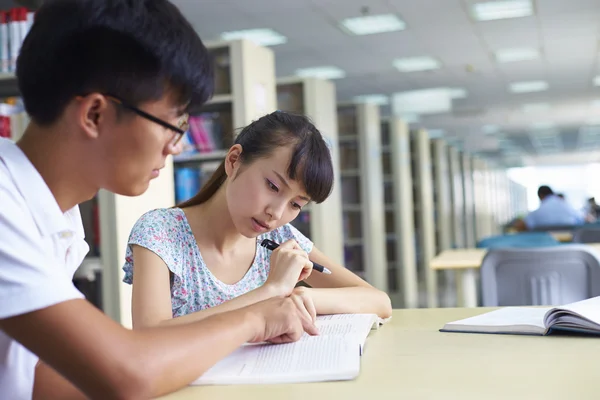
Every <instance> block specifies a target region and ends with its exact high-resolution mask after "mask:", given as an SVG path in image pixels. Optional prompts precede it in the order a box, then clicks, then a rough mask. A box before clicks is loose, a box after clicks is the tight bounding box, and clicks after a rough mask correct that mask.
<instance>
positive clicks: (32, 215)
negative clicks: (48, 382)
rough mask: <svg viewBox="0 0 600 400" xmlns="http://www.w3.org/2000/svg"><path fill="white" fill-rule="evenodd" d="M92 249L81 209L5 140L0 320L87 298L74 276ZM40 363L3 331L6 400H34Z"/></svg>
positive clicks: (0, 146) (0, 190)
mask: <svg viewBox="0 0 600 400" xmlns="http://www.w3.org/2000/svg"><path fill="white" fill-rule="evenodd" d="M88 250H89V247H88V245H87V243H86V242H85V240H84V233H83V225H82V222H81V215H80V213H79V207H74V208H73V209H71V210H69V211H67V212H66V213H63V212H62V211H61V210H60V208H59V206H58V204H57V203H56V199H55V198H54V196H53V195H52V192H51V191H50V189H49V188H48V186H47V185H46V183H45V182H44V180H43V179H42V177H41V176H40V174H39V173H38V172H37V170H36V169H35V167H34V166H33V165H32V164H31V162H30V161H29V160H28V159H27V157H26V156H25V154H23V152H22V151H21V150H20V149H19V148H18V147H17V146H16V145H15V144H14V143H13V142H11V141H10V140H7V139H1V138H0V319H5V318H9V317H12V316H16V315H21V314H25V313H28V312H31V311H35V310H40V309H43V308H46V307H49V306H52V305H55V304H58V303H61V302H64V301H67V300H72V299H78V298H83V295H82V294H81V293H80V292H79V291H78V290H77V288H75V286H74V285H73V283H72V278H73V274H74V272H75V270H76V269H77V267H78V266H79V265H80V264H81V262H82V261H83V258H84V257H85V255H86V254H87V252H88ZM40 340H43V338H40ZM37 361H38V358H37V357H36V356H35V355H34V354H32V353H31V352H29V351H28V350H27V349H25V348H24V347H23V346H21V345H20V344H19V343H17V342H16V341H14V340H13V339H12V338H10V337H9V336H8V335H6V334H5V333H4V332H3V331H0V399H11V400H12V399H14V400H21V399H23V400H24V399H31V396H32V390H33V380H34V372H35V365H36V363H37Z"/></svg>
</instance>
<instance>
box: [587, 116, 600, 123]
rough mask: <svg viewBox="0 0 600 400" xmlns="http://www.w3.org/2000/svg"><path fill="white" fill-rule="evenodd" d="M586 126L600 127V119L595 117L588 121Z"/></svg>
mask: <svg viewBox="0 0 600 400" xmlns="http://www.w3.org/2000/svg"><path fill="white" fill-rule="evenodd" d="M586 124H587V125H600V117H596V116H594V117H592V118H590V119H588V120H587V122H586Z"/></svg>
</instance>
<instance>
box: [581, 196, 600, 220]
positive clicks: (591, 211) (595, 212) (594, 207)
mask: <svg viewBox="0 0 600 400" xmlns="http://www.w3.org/2000/svg"><path fill="white" fill-rule="evenodd" d="M584 212H585V215H586V221H587V222H594V221H596V220H598V217H600V206H599V205H598V204H597V203H596V198H594V197H590V198H589V199H588V201H587V204H586V206H585V207H584Z"/></svg>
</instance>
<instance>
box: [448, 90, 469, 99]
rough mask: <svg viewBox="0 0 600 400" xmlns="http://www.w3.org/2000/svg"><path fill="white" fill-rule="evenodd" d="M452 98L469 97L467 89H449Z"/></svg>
mask: <svg viewBox="0 0 600 400" xmlns="http://www.w3.org/2000/svg"><path fill="white" fill-rule="evenodd" d="M448 90H449V92H450V98H451V99H464V98H466V97H467V91H466V90H465V89H463V88H452V89H448Z"/></svg>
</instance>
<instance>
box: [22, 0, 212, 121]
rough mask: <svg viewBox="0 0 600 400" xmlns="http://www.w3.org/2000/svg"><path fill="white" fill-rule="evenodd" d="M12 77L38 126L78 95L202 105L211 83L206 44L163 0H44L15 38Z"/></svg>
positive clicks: (51, 117)
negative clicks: (21, 36)
mask: <svg viewBox="0 0 600 400" xmlns="http://www.w3.org/2000/svg"><path fill="white" fill-rule="evenodd" d="M17 78H18V84H19V89H20V91H21V95H22V96H23V102H24V103H25V108H26V110H27V112H28V113H29V115H30V116H31V118H32V120H33V121H35V122H36V123H38V124H41V125H48V124H51V123H53V122H55V121H56V120H57V118H58V117H59V116H60V115H61V114H62V112H63V111H64V109H65V107H66V105H67V104H68V103H69V102H70V101H71V100H72V99H73V98H74V97H76V96H78V95H85V94H89V93H94V92H98V93H104V94H111V95H113V96H117V97H120V98H121V99H123V100H125V101H127V102H129V103H130V104H132V105H138V104H140V103H143V102H146V101H153V100H159V99H161V98H162V97H163V96H164V95H165V94H166V93H172V94H174V95H175V97H174V98H175V100H176V101H177V104H176V105H181V106H182V107H183V106H185V105H187V104H188V103H189V105H190V106H195V105H196V106H197V105H200V104H202V103H204V102H206V101H207V100H208V99H209V98H210V97H211V96H212V92H213V87H214V83H213V82H214V77H213V69H212V63H211V60H210V58H209V55H208V52H207V50H206V47H205V46H204V44H203V43H202V41H201V40H200V38H199V37H198V35H197V34H196V32H195V31H194V28H193V27H192V26H191V25H190V23H189V22H188V21H187V20H186V19H185V18H184V17H183V15H182V14H181V12H180V11H179V10H178V9H177V7H175V6H174V5H173V4H171V3H170V2H169V1H167V0H46V1H45V2H44V4H43V5H42V7H40V9H39V10H38V11H37V13H36V16H35V22H34V24H33V26H32V28H31V31H30V32H29V34H28V35H27V37H26V38H25V41H24V42H23V46H22V48H21V52H20V55H19V58H18V60H17Z"/></svg>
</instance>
